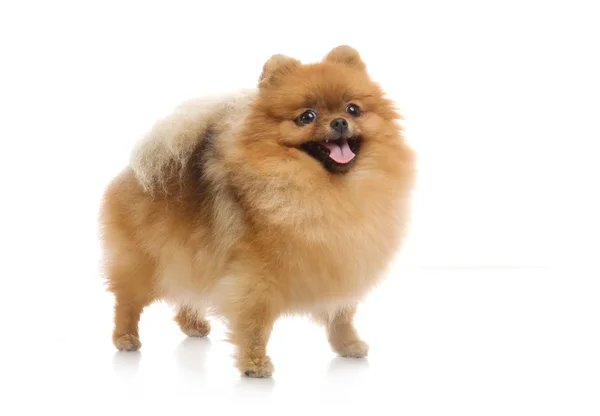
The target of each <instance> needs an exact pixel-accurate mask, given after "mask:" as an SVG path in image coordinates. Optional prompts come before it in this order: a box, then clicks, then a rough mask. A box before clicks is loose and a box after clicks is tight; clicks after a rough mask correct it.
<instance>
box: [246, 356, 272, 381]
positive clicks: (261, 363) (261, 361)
mask: <svg viewBox="0 0 600 416" xmlns="http://www.w3.org/2000/svg"><path fill="white" fill-rule="evenodd" d="M240 369H241V370H242V372H243V374H244V375H245V376H246V377H252V378H265V377H271V375H272V374H273V371H274V367H273V363H271V359H270V358H269V357H266V356H265V357H260V358H253V359H248V360H246V361H245V362H244V363H243V364H242V365H240Z"/></svg>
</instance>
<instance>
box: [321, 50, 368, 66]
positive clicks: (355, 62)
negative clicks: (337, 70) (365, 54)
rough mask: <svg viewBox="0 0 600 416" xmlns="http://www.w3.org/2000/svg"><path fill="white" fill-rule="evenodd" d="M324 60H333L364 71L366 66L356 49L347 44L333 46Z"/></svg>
mask: <svg viewBox="0 0 600 416" xmlns="http://www.w3.org/2000/svg"><path fill="white" fill-rule="evenodd" d="M324 61H325V62H335V63H338V64H344V65H347V66H349V67H352V68H355V69H358V70H361V71H364V70H366V69H367V66H366V65H365V63H364V62H363V61H362V59H361V58H360V54H359V53H358V51H357V50H356V49H354V48H353V47H351V46H348V45H341V46H338V47H337V48H333V49H332V50H331V51H330V52H329V53H328V54H327V56H326V57H325V59H324Z"/></svg>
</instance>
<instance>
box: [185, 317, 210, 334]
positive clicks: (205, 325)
mask: <svg viewBox="0 0 600 416" xmlns="http://www.w3.org/2000/svg"><path fill="white" fill-rule="evenodd" d="M181 331H183V333H184V334H186V335H187V336H188V337H205V336H207V335H208V334H210V323H209V322H208V321H207V320H205V319H202V320H198V321H197V322H195V325H193V326H182V327H181Z"/></svg>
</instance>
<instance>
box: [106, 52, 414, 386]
mask: <svg viewBox="0 0 600 416" xmlns="http://www.w3.org/2000/svg"><path fill="white" fill-rule="evenodd" d="M399 119H400V116H399V114H398V112H397V111H396V109H395V107H394V104H393V103H392V101H390V100H389V99H388V98H386V97H385V95H384V92H383V90H382V89H381V88H380V86H379V85H378V84H376V83H375V82H374V81H373V80H372V79H371V78H370V76H369V75H368V73H367V69H366V66H365V64H364V62H363V61H362V59H361V57H360V55H359V53H358V52H357V51H356V50H355V49H353V48H351V47H349V46H339V47H337V48H335V49H333V50H331V51H330V52H329V53H328V54H327V56H326V57H325V58H324V59H323V60H322V61H321V62H317V63H311V64H302V63H301V62H300V61H298V60H296V59H293V58H290V57H287V56H284V55H274V56H272V57H271V58H270V59H269V60H268V61H267V62H266V63H265V64H264V67H263V71H262V74H261V75H260V78H259V82H258V86H257V88H256V89H255V90H251V91H242V92H240V93H237V94H233V95H231V96H225V97H220V98H216V99H199V100H192V101H188V102H186V103H184V104H182V105H180V106H179V107H177V108H176V109H175V110H174V111H173V113H172V114H171V115H169V116H167V117H165V118H164V119H162V120H160V121H158V122H157V123H156V125H154V127H153V128H152V129H151V130H150V132H149V133H148V134H147V135H146V136H145V137H144V138H143V139H142V140H141V141H140V142H139V144H137V145H136V147H135V148H134V150H133V152H132V154H131V159H130V164H129V166H128V167H127V168H126V169H124V170H123V171H122V172H121V173H120V174H119V175H118V176H117V177H116V178H114V179H113V180H112V182H111V183H110V184H109V186H108V187H107V189H106V192H105V194H104V199H103V202H102V207H101V215H100V220H101V225H102V242H103V251H104V257H105V259H104V265H105V274H106V276H105V277H106V279H107V287H108V290H109V291H110V292H112V293H113V294H114V296H115V316H114V323H115V326H114V332H113V343H114V345H115V346H116V348H118V349H119V350H126V351H133V350H137V349H139V348H140V347H141V343H140V339H139V334H138V321H139V319H140V315H141V313H142V310H143V309H144V307H145V306H147V305H149V304H151V303H152V302H154V301H157V300H164V301H167V302H169V303H170V304H172V305H174V306H175V307H176V308H177V313H176V317H175V321H176V322H177V323H178V324H179V326H180V328H181V330H182V331H183V332H184V333H185V334H187V335H189V336H199V337H203V336H206V335H208V333H209V332H210V325H209V322H208V321H207V314H209V313H211V314H214V315H217V316H220V317H222V318H224V320H225V321H226V322H227V326H228V341H229V342H231V343H232V344H233V345H234V346H235V348H236V354H235V360H236V365H237V368H238V369H239V370H240V371H241V373H242V374H245V375H246V376H249V377H269V376H270V375H271V374H272V372H273V365H272V363H271V360H270V359H269V357H268V356H267V354H266V347H267V342H268V339H269V335H270V332H271V329H272V327H273V324H274V322H275V320H276V319H277V318H278V317H279V316H281V315H283V314H289V313H307V314H310V316H312V317H313V318H314V319H315V320H316V321H318V322H320V323H322V324H323V325H324V326H325V328H326V330H327V333H328V339H329V342H330V344H331V347H332V349H333V350H334V351H335V352H336V353H337V354H339V355H341V356H345V357H365V356H366V355H367V353H368V346H367V344H366V343H365V342H363V341H362V340H361V339H360V338H359V335H358V333H357V331H356V329H355V327H354V324H353V320H354V315H355V312H356V305H357V302H358V301H359V300H361V298H363V297H364V296H365V294H366V293H367V292H368V291H369V290H370V289H372V288H373V287H374V285H376V283H377V282H378V281H379V280H380V279H381V278H382V277H383V276H384V275H385V273H386V269H387V266H388V265H389V264H390V263H391V261H392V260H393V259H394V257H395V254H396V253H397V252H398V250H399V249H400V246H401V243H402V241H403V239H404V237H405V234H406V229H407V222H408V217H409V203H410V195H411V191H412V188H413V181H414V178H415V169H414V161H415V157H414V153H413V151H412V150H411V148H410V147H409V146H408V145H407V143H405V140H404V138H403V134H402V129H401V127H400V125H399V124H398V120H399Z"/></svg>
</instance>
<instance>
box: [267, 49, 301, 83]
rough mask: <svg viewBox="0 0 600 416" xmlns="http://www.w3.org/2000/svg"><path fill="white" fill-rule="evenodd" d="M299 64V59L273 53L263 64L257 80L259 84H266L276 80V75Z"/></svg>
mask: <svg viewBox="0 0 600 416" xmlns="http://www.w3.org/2000/svg"><path fill="white" fill-rule="evenodd" d="M299 66H300V61H299V60H297V59H294V58H290V57H289V56H286V55H280V54H277V55H273V56H271V57H270V58H269V59H268V60H267V62H265V64H264V66H263V71H262V74H260V78H259V80H258V85H259V86H267V85H270V84H272V83H273V82H276V81H277V77H278V76H280V75H283V74H285V73H286V72H290V71H292V70H293V69H294V68H297V67H299Z"/></svg>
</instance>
